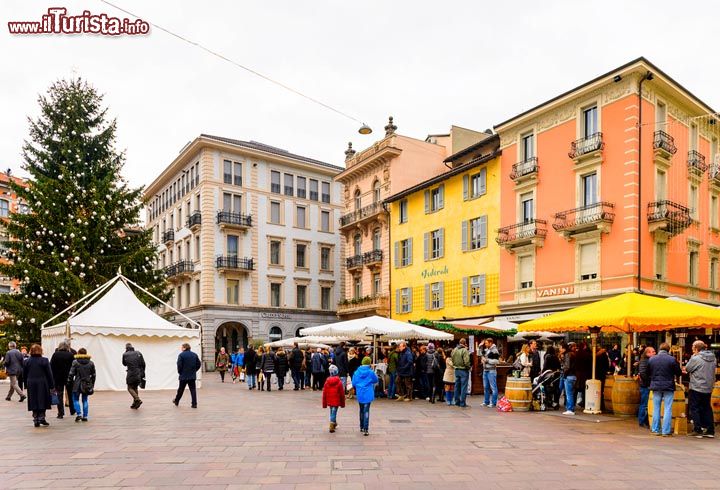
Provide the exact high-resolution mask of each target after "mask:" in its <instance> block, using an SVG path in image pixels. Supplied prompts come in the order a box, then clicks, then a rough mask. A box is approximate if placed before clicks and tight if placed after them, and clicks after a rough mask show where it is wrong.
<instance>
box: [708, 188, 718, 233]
mask: <svg viewBox="0 0 720 490" xmlns="http://www.w3.org/2000/svg"><path fill="white" fill-rule="evenodd" d="M710 226H711V227H712V228H715V229H717V228H718V197H717V195H715V194H713V195H712V196H710Z"/></svg>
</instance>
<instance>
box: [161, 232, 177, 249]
mask: <svg viewBox="0 0 720 490" xmlns="http://www.w3.org/2000/svg"><path fill="white" fill-rule="evenodd" d="M174 241H175V232H174V231H173V230H168V231H165V232H163V234H162V242H163V243H164V244H165V245H167V246H168V247H169V246H170V245H172V244H173V242H174Z"/></svg>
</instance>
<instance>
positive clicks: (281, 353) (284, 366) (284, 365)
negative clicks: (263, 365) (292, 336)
mask: <svg viewBox="0 0 720 490" xmlns="http://www.w3.org/2000/svg"><path fill="white" fill-rule="evenodd" d="M288 367H289V363H288V358H287V354H286V353H285V350H284V349H283V348H282V347H280V348H279V349H278V351H277V354H276V355H275V376H277V380H278V390H281V391H282V389H283V386H284V385H285V375H287V372H288Z"/></svg>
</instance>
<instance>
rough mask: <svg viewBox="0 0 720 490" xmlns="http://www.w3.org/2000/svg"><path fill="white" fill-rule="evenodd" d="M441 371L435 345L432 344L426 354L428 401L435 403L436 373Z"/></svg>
mask: <svg viewBox="0 0 720 490" xmlns="http://www.w3.org/2000/svg"><path fill="white" fill-rule="evenodd" d="M438 369H439V362H438V359H437V352H435V344H433V343H432V342H430V343H429V344H428V346H427V352H425V383H426V387H427V392H426V393H427V395H428V396H427V397H426V398H427V401H429V402H430V403H435V371H437V370H438Z"/></svg>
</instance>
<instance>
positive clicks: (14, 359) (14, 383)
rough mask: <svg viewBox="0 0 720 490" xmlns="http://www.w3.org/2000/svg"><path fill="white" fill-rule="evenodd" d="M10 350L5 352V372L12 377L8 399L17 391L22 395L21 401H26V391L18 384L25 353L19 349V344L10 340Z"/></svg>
mask: <svg viewBox="0 0 720 490" xmlns="http://www.w3.org/2000/svg"><path fill="white" fill-rule="evenodd" d="M8 349H9V350H8V351H7V353H6V354H5V361H4V364H5V372H6V373H7V375H8V377H9V378H10V391H8V394H7V397H6V398H5V399H6V400H7V401H10V399H11V398H12V396H13V393H17V394H18V396H19V397H20V403H22V402H23V401H25V398H26V397H25V393H23V391H22V390H21V389H20V387H19V386H18V376H22V371H23V355H22V354H21V353H20V351H19V350H17V344H16V343H15V342H8Z"/></svg>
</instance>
